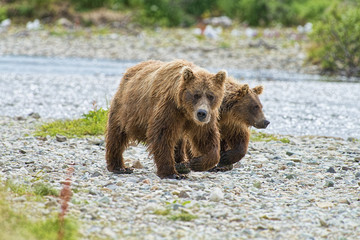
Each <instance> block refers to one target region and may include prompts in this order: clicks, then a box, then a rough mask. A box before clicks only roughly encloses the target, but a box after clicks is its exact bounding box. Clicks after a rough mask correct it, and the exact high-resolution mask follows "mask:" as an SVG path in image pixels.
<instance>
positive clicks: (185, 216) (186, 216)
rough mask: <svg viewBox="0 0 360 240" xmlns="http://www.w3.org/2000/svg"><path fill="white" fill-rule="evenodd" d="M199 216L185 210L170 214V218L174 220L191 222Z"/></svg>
mask: <svg viewBox="0 0 360 240" xmlns="http://www.w3.org/2000/svg"><path fill="white" fill-rule="evenodd" d="M197 218H198V217H197V216H195V215H192V214H190V213H185V212H181V213H177V214H173V215H170V216H169V219H170V220H173V221H178V220H179V221H184V222H189V221H192V220H194V219H197Z"/></svg>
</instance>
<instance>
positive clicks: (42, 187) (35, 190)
mask: <svg viewBox="0 0 360 240" xmlns="http://www.w3.org/2000/svg"><path fill="white" fill-rule="evenodd" d="M5 187H7V188H8V189H10V191H11V192H13V193H15V194H17V195H19V196H22V195H30V196H31V195H33V196H39V197H44V196H59V192H58V191H57V190H56V189H54V188H52V187H51V186H50V185H49V184H46V183H42V182H38V183H34V184H32V185H26V184H15V183H13V182H12V181H6V182H5Z"/></svg>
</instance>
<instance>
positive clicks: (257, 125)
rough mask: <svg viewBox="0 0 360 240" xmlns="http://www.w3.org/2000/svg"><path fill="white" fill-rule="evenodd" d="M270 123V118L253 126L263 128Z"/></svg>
mask: <svg viewBox="0 0 360 240" xmlns="http://www.w3.org/2000/svg"><path fill="white" fill-rule="evenodd" d="M269 124H270V121H268V120H266V119H265V120H262V121H259V122H257V123H255V124H254V125H253V126H254V127H256V128H258V129H263V128H267V126H268V125H269Z"/></svg>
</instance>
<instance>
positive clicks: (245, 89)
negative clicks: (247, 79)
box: [237, 84, 250, 97]
mask: <svg viewBox="0 0 360 240" xmlns="http://www.w3.org/2000/svg"><path fill="white" fill-rule="evenodd" d="M249 89H250V88H249V85H247V84H244V85H242V86H241V88H240V89H239V90H238V93H237V95H238V96H239V97H243V96H245V95H246V94H248V93H249Z"/></svg>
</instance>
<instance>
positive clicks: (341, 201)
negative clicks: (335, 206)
mask: <svg viewBox="0 0 360 240" xmlns="http://www.w3.org/2000/svg"><path fill="white" fill-rule="evenodd" d="M339 203H345V204H348V205H350V204H351V202H350V200H349V199H346V198H343V199H340V200H339Z"/></svg>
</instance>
